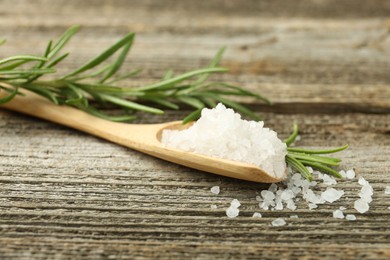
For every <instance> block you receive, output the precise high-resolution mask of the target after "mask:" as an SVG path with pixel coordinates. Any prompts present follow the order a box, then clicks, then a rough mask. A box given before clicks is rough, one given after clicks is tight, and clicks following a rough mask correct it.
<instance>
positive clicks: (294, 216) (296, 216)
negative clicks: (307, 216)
mask: <svg viewBox="0 0 390 260" xmlns="http://www.w3.org/2000/svg"><path fill="white" fill-rule="evenodd" d="M290 218H298V215H291V216H290Z"/></svg>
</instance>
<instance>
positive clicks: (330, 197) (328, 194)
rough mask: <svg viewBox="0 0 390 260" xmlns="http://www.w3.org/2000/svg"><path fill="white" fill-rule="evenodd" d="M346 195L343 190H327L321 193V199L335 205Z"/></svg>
mask: <svg viewBox="0 0 390 260" xmlns="http://www.w3.org/2000/svg"><path fill="white" fill-rule="evenodd" d="M343 195H344V191H343V190H336V189H334V188H327V189H326V191H324V192H322V193H321V197H322V198H323V199H324V200H326V201H327V202H330V203H333V202H335V201H336V200H338V199H340V198H341V196H343Z"/></svg>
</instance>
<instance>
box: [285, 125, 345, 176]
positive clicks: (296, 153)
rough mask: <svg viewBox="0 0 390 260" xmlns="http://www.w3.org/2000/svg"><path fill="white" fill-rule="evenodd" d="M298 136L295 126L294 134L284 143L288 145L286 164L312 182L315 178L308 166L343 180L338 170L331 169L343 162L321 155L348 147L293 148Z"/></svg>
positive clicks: (295, 126)
mask: <svg viewBox="0 0 390 260" xmlns="http://www.w3.org/2000/svg"><path fill="white" fill-rule="evenodd" d="M297 136H298V125H297V124H294V127H293V132H292V133H291V135H290V136H289V137H288V138H287V139H286V140H284V142H285V143H286V144H287V156H286V162H287V164H288V165H289V166H290V167H292V168H294V169H295V170H297V171H299V172H300V173H301V174H302V176H303V177H305V178H306V179H308V180H310V181H311V180H312V178H313V176H312V175H311V173H310V172H309V170H308V169H307V168H306V166H310V167H312V168H315V169H317V170H320V171H322V172H324V173H328V174H331V175H333V176H335V177H337V178H342V176H341V175H340V174H339V173H338V172H337V171H336V170H334V169H333V168H331V167H332V166H338V165H339V164H340V162H341V160H340V159H338V158H333V157H328V156H320V155H319V154H331V153H336V152H339V151H342V150H345V149H347V148H348V145H344V146H340V147H337V148H334V149H327V150H308V149H304V148H296V147H291V145H292V144H293V143H294V142H295V140H296V138H297Z"/></svg>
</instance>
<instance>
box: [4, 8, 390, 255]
mask: <svg viewBox="0 0 390 260" xmlns="http://www.w3.org/2000/svg"><path fill="white" fill-rule="evenodd" d="M0 10H1V11H0V35H1V36H2V37H5V38H7V39H8V44H6V45H4V46H1V48H0V56H1V57H5V56H10V55H13V54H22V53H31V54H40V53H41V51H43V49H44V48H45V44H46V43H47V41H48V40H49V39H53V38H55V37H58V36H59V35H60V34H61V33H62V32H63V31H64V30H65V29H66V28H67V27H68V26H70V25H72V24H80V25H82V28H83V29H82V31H81V32H80V33H79V35H78V36H76V37H75V39H73V40H72V42H71V44H70V45H69V47H68V50H69V51H70V52H71V55H70V57H69V59H68V60H67V61H65V62H64V64H63V65H62V67H61V68H62V69H63V70H64V71H68V70H70V69H72V68H75V67H76V66H78V65H80V64H81V63H83V62H84V61H86V60H87V59H88V58H91V57H93V56H94V55H96V54H98V53H99V52H101V51H102V50H103V49H104V48H106V47H107V46H109V45H110V44H112V43H114V42H115V41H116V40H118V39H119V38H120V37H121V36H123V35H124V34H125V33H127V32H128V31H134V32H136V33H137V39H136V43H135V44H134V47H133V51H132V53H131V55H130V59H129V60H128V61H127V62H126V64H125V66H126V68H127V69H132V68H144V71H143V73H142V74H141V76H140V77H138V78H136V79H134V81H131V82H127V84H128V85H134V86H137V85H141V84H145V83H147V82H153V81H155V80H157V79H158V78H160V77H161V76H162V75H163V73H164V71H165V70H167V69H169V68H172V69H174V70H175V71H176V72H178V73H179V72H185V71H188V70H191V69H196V68H200V67H202V66H206V65H207V63H208V61H209V60H210V59H211V58H212V57H213V55H214V54H215V53H216V51H217V50H218V49H219V48H220V47H221V46H227V51H226V54H225V56H224V59H223V64H222V65H223V66H225V67H227V68H229V69H230V72H229V73H227V74H224V75H219V76H218V77H217V78H218V79H220V80H224V81H227V82H232V83H236V84H239V85H241V86H243V87H246V88H249V89H252V90H255V91H259V92H261V93H263V94H264V95H266V96H267V97H269V98H270V99H271V100H273V101H274V105H273V106H270V107H269V106H265V105H261V104H258V103H253V102H252V101H248V102H252V103H250V106H251V108H252V109H254V110H255V111H256V112H258V113H259V114H261V115H262V116H263V117H264V119H265V121H266V125H267V126H269V127H271V128H274V129H275V130H276V131H278V132H279V134H280V136H281V137H285V136H287V135H288V133H289V132H290V130H291V126H292V123H293V122H294V121H295V122H298V123H299V125H300V128H301V137H302V140H301V141H300V142H299V144H300V145H302V146H310V147H326V146H337V145H342V144H345V143H348V144H350V148H349V149H348V150H347V151H345V152H342V153H340V154H339V156H340V157H341V158H342V159H343V164H342V166H341V169H345V170H347V169H351V168H354V169H355V171H356V172H357V173H358V174H359V175H360V176H364V177H365V178H366V179H367V180H368V181H369V182H370V183H371V184H372V185H373V187H374V191H375V193H374V196H373V202H372V203H371V208H370V210H369V211H368V212H367V213H365V214H358V213H357V212H356V211H355V210H354V209H353V202H354V201H355V200H356V199H357V198H358V195H357V193H358V191H359V189H360V186H359V185H358V184H357V183H356V181H354V182H351V181H340V183H339V184H338V186H337V187H339V188H342V189H344V190H345V192H346V195H345V196H344V197H343V198H342V199H341V200H339V201H337V202H335V203H333V204H326V205H321V206H320V207H319V208H317V209H315V210H309V209H308V207H307V205H306V203H304V202H303V201H301V202H300V203H299V205H298V206H299V208H298V209H297V210H296V211H295V212H291V211H287V210H283V211H263V210H261V209H260V208H259V206H258V202H257V201H256V199H255V197H256V195H258V194H259V193H260V192H261V191H262V190H263V189H267V188H268V186H269V185H266V184H257V183H249V182H244V181H239V180H233V179H228V178H223V177H219V176H215V175H211V174H207V173H204V172H200V171H196V170H191V169H188V168H185V167H181V166H177V165H173V164H171V163H167V162H164V161H161V160H158V159H155V158H152V157H149V156H147V155H143V154H140V153H138V152H135V151H132V150H129V149H126V148H123V147H120V146H117V145H114V144H111V143H108V142H106V141H103V140H100V139H97V138H95V137H91V136H88V135H86V134H83V133H80V132H78V131H75V130H72V129H68V128H66V127H62V126H58V125H55V124H52V123H48V122H45V121H42V120H38V119H35V118H31V117H28V116H24V115H20V114H16V113H12V112H8V111H5V110H0V147H1V148H0V258H2V259H23V258H24V259H39V258H47V259H80V258H91V259H99V258H108V259H111V258H152V259H156V258H161V259H169V258H178V259H186V258H197V259H221V258H222V259H223V258H228V259H237V258H254V259H271V258H274V259H285V258H291V259H297V258H304V259H316V258H328V259H340V258H343V259H348V258H349V259H389V258H390V209H389V207H390V196H389V195H385V193H384V189H385V187H386V186H389V185H390V162H389V161H390V36H389V34H390V33H389V32H390V19H389V18H390V5H389V2H388V1H381V0H370V1H363V0H361V1H353V0H346V1H333V0H323V1H309V0H301V1H281V0H277V1H275V0H268V1H228V0H225V1H222V0H218V1H214V0H209V1H191V0H185V1H173V0H167V1H141V0H140V1H103V0H101V1H79V0H67V1H65V0H59V1H49V0H41V1H27V0H2V1H0ZM187 112H188V111H181V112H168V113H167V114H166V115H165V116H163V117H157V116H148V117H144V118H143V122H158V121H159V122H160V121H167V120H172V119H180V118H182V117H183V116H184V115H185V114H186V113H187ZM216 185H218V186H220V188H221V193H220V194H219V195H214V194H212V193H211V192H210V188H211V187H212V186H216ZM234 198H237V199H238V200H239V201H240V202H241V204H242V206H241V207H240V210H241V211H240V215H239V217H237V218H233V219H229V218H227V217H226V215H225V210H226V208H227V207H228V206H229V203H230V201H231V200H232V199H234ZM211 205H217V209H212V208H211ZM340 206H346V207H347V210H346V213H351V214H356V216H357V220H356V221H347V220H345V219H344V220H340V219H335V218H333V217H332V212H333V211H334V210H335V209H338V208H339V207H340ZM254 212H261V213H262V214H263V218H253V217H252V215H253V213H254ZM295 214H296V215H298V216H299V218H297V219H290V218H289V216H290V215H295ZM277 217H282V218H285V219H286V221H287V225H286V226H282V227H273V226H271V222H272V220H274V219H275V218H277Z"/></svg>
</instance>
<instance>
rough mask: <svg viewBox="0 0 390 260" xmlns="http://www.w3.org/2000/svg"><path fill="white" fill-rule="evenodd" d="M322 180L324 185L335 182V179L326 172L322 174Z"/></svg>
mask: <svg viewBox="0 0 390 260" xmlns="http://www.w3.org/2000/svg"><path fill="white" fill-rule="evenodd" d="M322 180H323V182H324V184H325V185H334V184H337V181H336V180H335V178H333V177H332V176H330V175H328V174H324V176H323V177H322Z"/></svg>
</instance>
